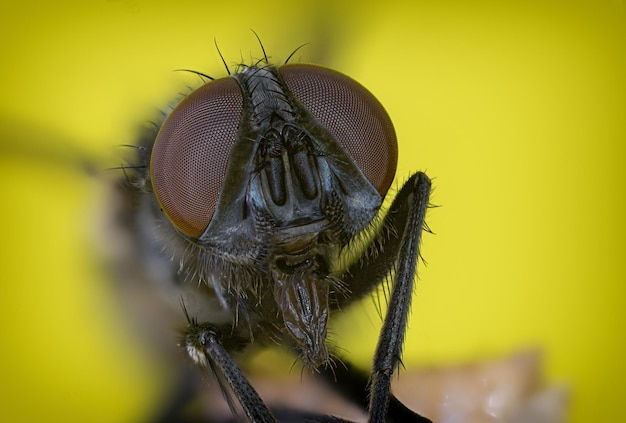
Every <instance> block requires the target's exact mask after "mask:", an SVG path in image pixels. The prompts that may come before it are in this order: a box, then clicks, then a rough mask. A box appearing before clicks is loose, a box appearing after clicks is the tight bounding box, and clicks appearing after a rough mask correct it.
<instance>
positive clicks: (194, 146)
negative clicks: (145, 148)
mask: <svg viewBox="0 0 626 423" xmlns="http://www.w3.org/2000/svg"><path fill="white" fill-rule="evenodd" d="M242 110H243V97H242V95H241V90H240V88H239V85H238V84H237V81H235V80H234V79H233V78H223V79H218V80H216V81H213V82H210V83H208V84H206V85H204V86H202V87H200V88H199V89H197V90H196V91H194V92H192V93H191V94H190V95H189V96H187V97H186V98H185V99H184V100H183V101H182V102H181V103H180V104H179V105H178V106H176V108H175V109H174V110H173V111H172V113H171V114H170V115H169V116H168V118H167V119H166V120H165V122H164V123H163V126H162V127H161V130H160V131H159V134H158V136H157V138H156V140H155V142H154V147H153V149H152V157H151V159H150V177H151V179H152V188H153V190H154V194H155V195H156V198H157V200H158V201H159V204H160V205H161V208H162V209H163V211H164V212H165V214H166V215H167V217H168V218H169V219H170V221H171V222H172V223H173V224H174V226H176V228H177V229H178V230H180V231H181V232H182V233H184V234H185V235H187V236H190V237H198V236H200V235H201V234H202V233H203V232H204V230H205V229H206V227H207V226H208V224H209V222H210V220H211V218H212V216H213V213H214V212H215V207H216V203H217V200H218V199H219V195H220V191H221V189H222V184H223V183H224V178H225V176H226V169H227V167H228V160H229V158H230V153H231V150H232V148H233V145H234V144H235V141H236V140H237V134H238V131H239V123H240V120H241V114H242Z"/></svg>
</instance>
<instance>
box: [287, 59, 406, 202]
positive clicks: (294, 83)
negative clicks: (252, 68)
mask: <svg viewBox="0 0 626 423" xmlns="http://www.w3.org/2000/svg"><path fill="white" fill-rule="evenodd" d="M278 71H279V73H280V75H281V76H282V78H283V81H284V82H285V84H286V85H287V87H288V88H289V90H290V91H291V93H292V94H293V95H294V96H295V97H296V99H298V100H299V101H300V102H301V103H302V104H303V105H304V107H306V108H307V109H308V110H309V112H311V114H312V115H313V116H314V117H315V118H316V119H317V120H318V122H319V123H320V124H321V125H322V126H324V127H325V128H326V130H327V131H328V132H330V134H331V135H332V136H333V137H334V138H335V140H336V141H337V142H339V144H340V145H341V146H342V148H343V149H344V150H345V151H346V152H347V153H348V154H349V155H350V156H351V157H352V159H353V160H354V161H355V163H356V164H357V166H358V167H359V168H360V169H361V171H362V172H363V174H364V175H365V176H366V177H367V179H368V180H369V181H370V182H371V183H372V185H373V186H374V187H375V188H376V190H377V191H378V192H379V193H380V194H381V195H382V196H384V195H385V194H386V193H387V190H388V189H389V186H390V185H391V182H392V181H393V178H394V176H395V173H396V165H397V162H398V144H397V139H396V132H395V130H394V128H393V124H392V123H391V119H390V118H389V115H388V114H387V112H386V111H385V109H384V108H383V106H382V105H381V104H380V102H379V101H378V100H377V99H376V98H375V97H374V96H373V95H372V93H370V92H369V91H368V90H367V89H366V88H365V87H363V86H362V85H361V84H359V83H358V82H356V81H355V80H353V79H351V78H349V77H347V76H346V75H343V74H341V73H339V72H336V71H334V70H331V69H327V68H324V67H321V66H316V65H305V64H290V65H284V66H281V67H280V68H279V69H278Z"/></svg>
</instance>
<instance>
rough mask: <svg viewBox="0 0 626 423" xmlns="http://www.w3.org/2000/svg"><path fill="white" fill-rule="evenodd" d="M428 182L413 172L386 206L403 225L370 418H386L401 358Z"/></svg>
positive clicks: (375, 370)
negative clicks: (389, 206) (392, 377)
mask: <svg viewBox="0 0 626 423" xmlns="http://www.w3.org/2000/svg"><path fill="white" fill-rule="evenodd" d="M430 186H431V183H430V179H429V178H428V177H427V176H426V175H425V174H424V173H421V172H418V173H416V174H415V175H413V176H412V177H411V178H410V179H409V180H408V181H407V183H406V184H405V185H404V186H403V187H402V189H401V190H400V192H399V193H398V195H397V197H396V199H395V200H394V202H393V204H392V206H391V208H390V210H389V214H390V215H391V216H394V219H395V220H396V222H403V221H404V225H402V226H400V227H398V228H397V229H398V230H399V231H400V233H399V234H398V237H399V239H400V248H399V251H398V255H397V257H396V260H395V269H396V272H395V276H394V278H393V284H392V288H391V297H390V300H389V306H388V308H387V314H386V316H385V320H384V323H383V327H382V329H381V332H380V337H379V339H378V345H377V346H376V353H375V355H374V363H373V369H372V377H371V381H370V383H371V385H370V406H369V411H370V418H369V421H370V422H384V421H385V418H386V415H387V409H388V407H389V395H390V390H391V376H392V375H393V373H394V371H395V370H396V369H397V367H398V364H399V363H400V360H401V356H402V347H403V343H404V335H405V332H406V326H407V317H408V314H409V308H410V306H411V299H412V296H413V295H412V294H413V286H414V281H415V272H416V270H417V258H418V256H419V246H420V241H421V238H422V229H423V228H424V217H425V215H426V209H427V208H428V199H429V195H430Z"/></svg>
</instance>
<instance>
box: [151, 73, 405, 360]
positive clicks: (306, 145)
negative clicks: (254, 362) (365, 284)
mask: <svg viewBox="0 0 626 423" xmlns="http://www.w3.org/2000/svg"><path fill="white" fill-rule="evenodd" d="M396 162H397V144H396V137H395V131H394V129H393V126H392V124H391V120H390V119H389V116H388V115H387V113H386V111H385V110H384V108H383V107H382V106H381V104H380V103H379V102H378V101H377V100H376V99H375V98H374V96H373V95H372V94H371V93H370V92H369V91H367V90H366V89H365V88H364V87H363V86H361V85H360V84H358V83H357V82H355V81H354V80H352V79H350V78H348V77H347V76H345V75H343V74H341V73H338V72H336V71H333V70H330V69H327V68H323V67H320V66H315V65H306V64H287V65H283V66H279V67H273V66H269V65H265V66H260V65H255V66H241V67H240V69H239V71H238V72H237V73H234V74H233V75H230V76H229V77H226V78H222V79H217V80H214V81H211V82H209V83H207V84H206V85H204V86H202V87H200V88H199V89H197V90H196V91H194V92H192V93H191V94H190V95H189V96H187V97H186V98H185V99H184V100H183V101H182V102H181V103H180V104H179V105H178V106H177V107H176V108H175V109H174V110H173V111H172V113H171V114H170V115H169V117H168V118H167V119H166V121H165V122H164V124H163V126H162V128H161V129H160V132H159V134H158V136H157V138H156V140H155V142H154V145H153V148H152V153H151V158H150V175H149V177H150V180H151V183H152V188H153V192H154V195H155V197H156V199H157V201H158V204H159V206H160V208H161V210H162V211H163V213H164V214H165V216H167V220H168V222H169V223H170V224H171V225H172V227H173V228H174V230H175V233H176V234H177V236H179V237H180V238H182V239H184V240H185V242H186V243H187V244H188V245H189V246H190V247H191V248H190V249H191V250H193V251H195V252H196V253H195V254H196V259H195V261H194V263H196V265H198V264H197V263H203V265H202V266H204V267H203V268H202V269H199V270H198V271H197V273H198V274H199V275H200V276H201V278H202V279H204V280H205V282H207V280H209V279H210V280H211V281H213V282H212V283H211V286H212V287H213V288H214V289H215V290H216V291H218V292H217V295H218V296H219V297H220V298H222V297H224V298H227V299H229V298H234V300H233V301H232V302H230V301H226V302H225V304H232V303H236V304H241V303H242V302H243V303H244V304H245V306H246V307H247V308H248V310H249V313H248V314H250V315H255V313H256V315H258V317H257V319H258V320H259V321H258V322H253V323H254V324H258V325H259V326H263V325H264V323H263V322H262V321H261V320H263V319H266V320H268V321H271V320H275V319H276V316H278V319H279V320H280V321H281V323H280V324H276V323H272V325H274V326H280V332H281V334H284V339H285V340H286V341H287V343H289V344H290V345H291V346H292V347H294V348H295V349H296V350H297V351H298V352H299V353H300V355H301V357H302V359H303V361H304V362H305V364H306V365H307V366H310V367H312V368H316V367H319V366H321V365H325V364H326V363H327V362H328V360H329V358H328V357H329V353H328V348H327V341H326V335H327V330H326V326H327V321H328V317H329V311H330V309H331V308H332V307H331V303H332V300H333V299H332V296H333V295H337V292H338V291H340V290H341V289H340V284H339V283H338V282H336V281H337V280H338V279H337V278H338V277H339V276H341V274H342V271H343V270H345V269H340V268H338V267H339V264H338V263H339V262H340V260H339V256H340V254H341V252H342V250H343V249H344V247H346V245H348V243H349V242H350V240H351V239H353V238H354V237H355V236H357V235H358V234H359V233H361V232H362V231H363V230H364V229H365V228H366V227H367V226H368V225H370V223H371V222H372V220H373V219H374V218H375V216H376V215H377V213H378V210H379V208H380V205H381V203H382V200H383V198H384V196H385V194H386V192H387V190H388V189H389V186H390V185H391V182H392V180H393V178H394V175H395V169H396ZM198 257H199V258H198ZM198 266H200V265H198ZM239 266H241V267H245V268H248V269H252V273H254V274H255V275H256V276H255V277H256V278H257V279H258V280H260V281H261V286H260V288H259V286H256V284H253V283H251V282H250V281H248V280H245V279H246V278H245V275H246V273H244V272H237V271H224V269H237V268H238V267H239ZM235 279H236V280H235ZM207 283H209V282H207ZM252 285H255V286H254V287H253V286H252ZM259 289H260V290H261V291H263V293H262V294H260V293H259ZM349 289H350V288H349V287H346V291H349ZM268 292H271V295H268V294H267V293H268ZM344 294H346V293H345V292H344ZM255 309H258V310H261V311H258V312H255V311H254V310H255ZM252 330H253V331H254V328H253V329H252ZM254 336H255V339H258V337H257V335H256V334H254Z"/></svg>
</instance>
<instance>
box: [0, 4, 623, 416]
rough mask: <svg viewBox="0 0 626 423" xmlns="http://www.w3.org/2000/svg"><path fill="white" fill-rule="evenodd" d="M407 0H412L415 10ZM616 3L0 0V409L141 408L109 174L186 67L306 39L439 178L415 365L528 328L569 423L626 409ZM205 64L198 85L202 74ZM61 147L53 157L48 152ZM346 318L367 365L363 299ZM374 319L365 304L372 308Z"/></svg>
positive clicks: (147, 372)
mask: <svg viewBox="0 0 626 423" xmlns="http://www.w3.org/2000/svg"><path fill="white" fill-rule="evenodd" d="M409 4H411V5H409ZM625 13H626V11H625V5H624V2H623V1H621V0H596V1H594V0H589V1H572V2H565V1H563V2H556V1H487V0H485V1H478V0H476V1H471V0H470V1H450V0H440V1H434V0H433V1H417V2H413V3H411V2H408V1H407V2H400V1H398V2H393V1H392V2H384V1H375V2H374V1H372V2H345V3H342V2H339V1H311V2H301V3H300V2H287V1H284V2H278V1H276V2H272V1H265V2H260V1H236V2H223V1H222V2H188V1H180V2H147V1H132V0H110V1H87V2H84V1H75V2H70V1H55V2H42V1H35V2H25V3H16V2H4V3H3V5H2V6H0V16H1V18H0V20H1V21H2V25H0V40H1V41H0V57H1V62H2V66H1V67H0V123H1V124H2V130H1V132H0V134H1V137H2V139H0V142H1V144H0V155H1V157H0V166H1V167H0V193H1V195H2V203H1V204H2V208H1V215H0V225H1V226H0V230H1V232H0V234H1V236H2V244H1V247H0V260H1V261H0V264H1V265H0V272H1V273H0V275H1V276H0V278H1V279H0V282H1V285H0V287H1V288H0V330H1V332H0V375H1V378H2V383H1V384H0V389H1V390H2V392H1V395H0V419H1V420H3V421H47V422H56V421H59V422H61V421H63V422H68V421H94V422H134V421H139V420H140V419H141V418H142V416H145V409H147V408H149V407H151V406H153V404H154V402H155V401H157V399H156V398H158V395H159V393H162V392H163V391H164V390H165V388H164V387H163V386H162V384H163V383H164V381H166V380H167V375H164V374H162V373H161V371H160V369H161V367H162V364H163V363H159V362H158V361H157V360H156V359H150V358H148V357H151V355H150V354H149V353H148V351H147V350H146V349H145V347H143V346H142V345H141V344H140V343H139V342H138V341H133V338H132V332H131V331H130V330H129V329H128V328H127V326H129V324H128V323H127V322H126V321H125V319H124V316H123V314H122V313H121V312H120V310H119V308H117V306H116V299H115V295H114V292H113V291H114V290H113V289H111V285H110V281H107V280H106V278H105V277H104V276H103V275H102V272H99V271H98V269H99V266H100V263H99V261H98V260H97V258H96V257H97V255H96V254H95V251H96V250H97V240H98V233H97V225H96V222H97V218H96V217H97V216H99V215H101V214H102V209H103V208H106V207H107V204H106V201H105V200H104V199H103V190H102V189H101V187H100V184H99V183H98V181H97V180H95V179H93V178H89V177H87V176H85V175H84V174H82V173H81V172H79V171H77V170H72V169H71V168H70V166H69V164H67V163H65V164H64V163H63V159H64V158H68V157H70V156H71V154H72V153H71V152H72V151H74V150H73V149H74V148H76V149H80V151H83V152H84V153H85V154H90V155H93V157H98V158H102V161H101V162H99V163H107V164H108V165H110V164H111V162H113V163H114V164H115V163H116V162H115V155H116V154H117V150H116V149H115V146H116V145H119V144H125V143H132V142H133V140H134V136H135V134H136V128H137V127H138V126H139V125H140V124H142V123H143V122H144V121H145V120H149V119H151V118H152V117H153V116H154V115H153V112H154V111H156V110H158V109H159V108H161V107H163V106H164V105H165V104H166V103H167V101H168V99H170V98H171V97H172V96H175V95H176V93H177V92H178V91H179V90H180V89H181V86H182V83H183V82H185V81H190V79H189V78H190V77H189V76H185V75H183V74H181V73H174V72H172V70H173V69H177V68H191V69H196V70H199V71H202V72H205V73H209V74H212V75H216V76H221V75H223V74H224V70H223V68H222V66H221V62H220V59H219V57H218V55H217V53H216V51H215V48H214V46H213V39H214V38H216V39H217V41H218V43H219V45H220V48H221V50H222V52H223V54H224V56H225V57H226V59H227V61H228V62H229V63H231V64H233V63H236V62H239V61H241V60H242V58H243V60H244V61H249V60H250V58H258V57H260V56H261V51H260V49H259V46H258V44H257V42H256V40H255V38H254V36H253V35H252V33H251V32H250V31H249V29H250V28H253V29H254V30H255V31H257V32H258V33H259V35H260V36H261V39H262V40H263V43H264V45H265V48H266V49H267V51H268V54H269V55H271V56H272V57H273V58H274V59H275V60H276V61H277V62H279V61H282V60H284V59H285V58H286V57H287V56H288V54H289V53H290V52H291V51H292V50H293V49H294V48H296V47H297V46H299V45H300V44H303V43H310V45H309V46H307V47H305V48H304V49H302V50H301V51H300V52H299V53H298V55H297V57H298V58H301V60H302V61H315V62H318V63H321V64H324V65H327V66H330V67H333V68H335V69H337V70H340V71H342V72H344V73H346V74H348V75H350V76H352V77H353V78H355V79H357V80H358V81H360V82H361V83H363V84H364V85H365V86H366V87H368V88H369V89H370V90H371V91H372V92H373V93H374V94H375V95H376V96H377V97H378V98H379V99H380V100H381V102H382V103H383V104H384V105H385V107H386V108H387V111H388V112H389V113H390V115H391V117H392V119H393V121H394V123H395V125H396V130H397V133H398V138H399V140H400V147H399V148H400V164H399V171H398V179H399V183H401V182H402V181H403V180H404V179H406V177H408V175H409V174H410V172H412V171H415V170H418V169H421V170H426V171H427V172H428V174H429V175H430V176H431V177H434V178H435V179H434V185H435V187H436V188H435V192H434V195H433V202H434V203H435V204H438V205H441V206H442V207H440V208H436V209H432V210H431V211H430V212H429V215H428V223H429V225H430V227H431V228H432V229H433V231H434V232H436V235H428V234H427V235H425V239H424V243H423V256H424V258H425V259H426V260H427V262H428V266H427V267H422V268H421V270H420V281H419V285H418V289H417V294H418V295H417V296H416V300H415V302H414V306H413V314H412V318H411V321H410V331H409V334H408V336H407V343H406V353H405V359H404V361H405V364H406V366H407V367H411V368H413V367H418V366H420V365H428V364H437V363H454V362H460V361H464V360H467V359H470V358H476V357H493V356H497V355H501V354H506V353H509V352H512V351H514V350H517V349H519V348H525V347H529V346H539V347H541V348H542V349H543V351H544V353H545V361H546V374H547V377H548V380H549V381H550V382H553V383H561V382H563V383H566V384H567V385H569V386H570V388H571V390H572V394H573V403H572V418H571V421H572V422H574V423H582V422H590V421H598V422H617V421H624V420H626V411H625V409H624V401H623V399H624V393H623V386H624V380H626V365H625V364H624V363H625V357H626V347H625V345H624V329H625V326H626V311H625V309H626V307H625V304H624V303H625V301H624V300H625V294H626V288H625V284H624V282H625V276H626V264H625V263H626V261H625V259H624V258H625V253H626V248H625V239H626V224H625V223H624V222H625V217H626V189H625V188H626V187H625V184H624V183H625V181H626V166H625V165H626V147H625V145H626V139H625V135H626V119H625V116H626V115H625V111H626V107H625V106H626V104H625V103H626V96H625V94H626V90H625V82H624V81H625V76H626V44H625V41H626V37H625V30H626V27H625V25H624V24H625ZM194 81H195V80H194ZM52 155H56V156H54V157H56V158H51V157H52ZM353 312H354V314H355V315H357V316H356V317H355V318H353V319H349V320H341V321H340V322H338V323H337V325H338V326H337V331H338V333H339V336H341V337H342V339H343V341H342V342H341V344H342V346H344V347H345V348H346V349H348V350H349V351H350V352H351V353H353V354H354V355H355V356H358V359H359V360H360V362H361V364H362V365H364V366H367V365H368V364H367V363H368V360H369V357H370V356H371V354H372V351H373V348H374V344H375V336H376V330H375V327H376V326H377V325H378V324H379V322H378V317H377V315H376V312H375V311H373V307H372V305H371V304H369V303H367V302H366V303H365V304H364V305H362V306H357V307H356V308H355V310H354V311H353ZM364 315H367V316H369V317H363V316H364Z"/></svg>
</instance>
